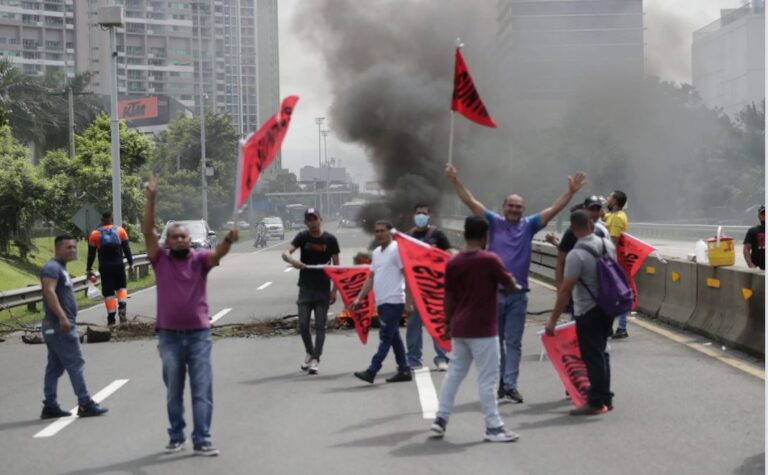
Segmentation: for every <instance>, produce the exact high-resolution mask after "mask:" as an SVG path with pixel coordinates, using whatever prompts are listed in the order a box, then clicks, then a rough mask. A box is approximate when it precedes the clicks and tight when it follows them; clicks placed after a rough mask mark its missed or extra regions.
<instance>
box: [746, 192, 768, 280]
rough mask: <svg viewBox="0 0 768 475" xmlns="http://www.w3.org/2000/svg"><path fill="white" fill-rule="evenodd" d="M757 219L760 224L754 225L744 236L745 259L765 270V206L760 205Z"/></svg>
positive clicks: (751, 265) (751, 266) (750, 264)
mask: <svg viewBox="0 0 768 475" xmlns="http://www.w3.org/2000/svg"><path fill="white" fill-rule="evenodd" d="M757 219H759V220H760V224H758V225H757V226H752V227H751V228H749V230H748V231H747V235H746V236H745V237H744V260H745V261H747V265H748V266H749V267H750V268H752V269H754V268H755V267H758V268H760V269H762V270H765V206H764V205H760V208H758V210H757Z"/></svg>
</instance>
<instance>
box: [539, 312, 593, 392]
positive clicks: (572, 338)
mask: <svg viewBox="0 0 768 475" xmlns="http://www.w3.org/2000/svg"><path fill="white" fill-rule="evenodd" d="M539 335H541V343H542V344H543V345H544V349H545V350H547V357H549V361H551V362H552V366H554V367H555V371H557V375H558V376H560V381H562V382H563V386H565V390H566V391H568V395H569V396H570V397H571V402H573V405H574V406H576V407H581V406H582V405H584V404H586V403H587V389H589V386H590V384H589V376H588V375H587V365H586V364H584V361H583V360H582V359H581V350H580V349H579V340H578V338H577V337H576V322H568V323H565V324H563V325H558V326H556V327H555V336H549V335H546V334H545V333H544V332H539Z"/></svg>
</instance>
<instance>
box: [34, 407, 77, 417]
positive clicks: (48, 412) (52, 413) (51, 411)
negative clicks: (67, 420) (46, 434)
mask: <svg viewBox="0 0 768 475" xmlns="http://www.w3.org/2000/svg"><path fill="white" fill-rule="evenodd" d="M71 415H72V413H71V412H69V411H65V410H64V409H62V408H61V407H59V406H55V407H48V406H44V407H43V412H41V413H40V419H58V418H59V417H69V416H71Z"/></svg>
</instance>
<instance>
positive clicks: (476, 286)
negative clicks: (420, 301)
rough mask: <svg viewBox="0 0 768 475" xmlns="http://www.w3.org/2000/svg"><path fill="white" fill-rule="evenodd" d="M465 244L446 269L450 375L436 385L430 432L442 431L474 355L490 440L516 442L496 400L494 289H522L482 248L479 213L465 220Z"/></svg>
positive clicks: (484, 235)
mask: <svg viewBox="0 0 768 475" xmlns="http://www.w3.org/2000/svg"><path fill="white" fill-rule="evenodd" d="M464 240H465V241H466V247H465V248H464V250H463V251H461V252H460V253H458V254H457V255H455V256H454V257H453V258H452V259H451V260H450V261H448V265H447V266H446V269H445V322H446V324H445V325H446V334H448V335H449V336H452V338H453V352H452V354H451V364H450V365H449V366H448V374H447V375H446V377H445V380H444V381H443V386H442V387H441V388H440V398H439V399H440V406H439V408H438V410H437V417H436V418H435V421H434V422H433V423H432V427H431V431H432V432H433V433H434V434H435V435H436V436H439V437H442V436H443V434H444V433H445V428H446V426H447V424H448V417H449V416H450V415H451V409H452V408H453V402H454V399H455V398H456V392H457V391H458V389H459V385H460V384H461V382H462V381H463V380H464V378H465V377H466V376H467V372H468V371H469V365H470V363H472V360H473V359H474V360H475V362H476V365H477V372H478V384H479V386H480V405H481V407H482V409H483V414H484V415H485V427H486V430H485V437H484V439H485V440H486V441H489V442H514V441H515V440H517V438H518V435H517V434H515V433H514V432H509V431H507V430H506V429H505V428H504V422H503V421H502V420H501V417H499V408H498V404H497V401H496V383H497V381H498V380H499V323H498V313H497V312H498V288H499V285H501V286H502V287H503V288H504V289H505V292H506V293H511V292H513V291H520V290H522V288H521V287H519V286H518V285H517V282H516V281H515V278H514V277H512V274H510V273H509V272H508V271H507V270H506V269H505V268H504V264H502V262H501V259H499V257H498V256H497V255H496V254H493V253H491V252H488V251H486V250H485V246H486V245H487V243H488V222H487V221H486V220H485V218H483V217H482V216H470V217H468V218H467V219H466V220H465V221H464Z"/></svg>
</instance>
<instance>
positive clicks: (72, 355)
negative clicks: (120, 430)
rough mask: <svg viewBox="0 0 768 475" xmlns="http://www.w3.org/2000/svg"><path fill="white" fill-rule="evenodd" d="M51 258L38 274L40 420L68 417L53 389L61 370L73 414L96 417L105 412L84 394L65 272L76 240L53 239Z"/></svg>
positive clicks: (74, 303)
mask: <svg viewBox="0 0 768 475" xmlns="http://www.w3.org/2000/svg"><path fill="white" fill-rule="evenodd" d="M54 253H55V254H54V257H53V258H52V259H50V260H49V261H48V262H46V263H45V265H44V266H43V270H42V271H41V273H40V283H41V285H42V288H43V310H44V312H45V316H44V317H43V321H42V325H41V326H42V331H43V340H44V341H45V346H46V348H47V349H48V364H47V366H46V367H45V380H44V384H43V393H44V395H45V399H44V400H43V412H42V413H41V414H40V418H41V419H53V418H57V417H69V416H71V415H72V414H71V413H69V412H68V411H65V410H63V409H62V408H61V407H60V406H59V402H58V398H57V386H58V383H59V378H60V377H61V375H62V374H64V371H66V372H67V373H68V374H69V380H70V381H71V383H72V388H73V389H74V390H75V394H76V395H77V404H78V409H77V415H78V416H80V417H90V416H100V415H102V414H104V413H106V412H107V408H106V407H102V406H100V405H99V404H98V403H96V402H95V401H94V400H93V399H91V396H90V394H89V393H88V388H86V386H85V376H84V374H83V373H84V370H85V360H84V359H83V354H82V352H81V351H80V337H79V336H78V334H77V325H76V323H75V319H76V317H77V300H76V299H75V291H74V288H73V287H72V279H70V277H69V273H67V262H70V261H74V260H75V259H77V241H76V240H75V238H73V237H72V236H58V237H56V239H55V240H54Z"/></svg>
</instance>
